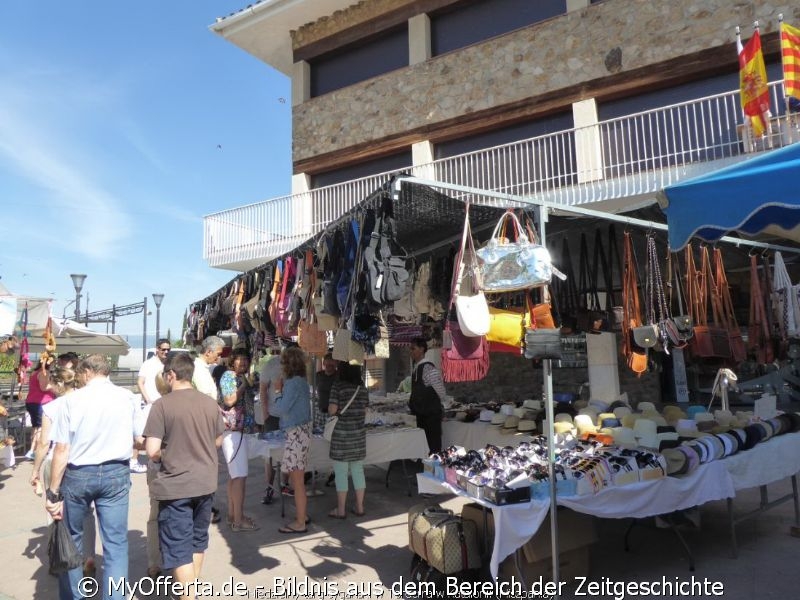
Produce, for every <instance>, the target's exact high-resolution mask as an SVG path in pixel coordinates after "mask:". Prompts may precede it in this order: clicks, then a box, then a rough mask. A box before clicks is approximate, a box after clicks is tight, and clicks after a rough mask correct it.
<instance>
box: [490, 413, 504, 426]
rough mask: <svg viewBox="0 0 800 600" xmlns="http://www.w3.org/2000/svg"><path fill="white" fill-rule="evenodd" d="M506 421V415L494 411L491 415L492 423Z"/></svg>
mask: <svg viewBox="0 0 800 600" xmlns="http://www.w3.org/2000/svg"><path fill="white" fill-rule="evenodd" d="M505 422H506V415H504V414H502V413H494V414H493V415H492V425H502V424H503V423H505Z"/></svg>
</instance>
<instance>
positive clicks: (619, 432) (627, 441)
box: [611, 427, 637, 447]
mask: <svg viewBox="0 0 800 600" xmlns="http://www.w3.org/2000/svg"><path fill="white" fill-rule="evenodd" d="M611 435H613V436H614V443H615V444H618V445H620V446H625V447H633V446H636V445H637V444H636V435H635V434H634V432H633V429H631V428H630V427H612V428H611Z"/></svg>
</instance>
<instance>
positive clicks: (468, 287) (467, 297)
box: [455, 206, 491, 337]
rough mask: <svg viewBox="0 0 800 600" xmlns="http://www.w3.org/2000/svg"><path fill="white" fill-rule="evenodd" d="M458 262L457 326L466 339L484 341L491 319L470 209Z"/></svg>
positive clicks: (456, 289)
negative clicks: (483, 290)
mask: <svg viewBox="0 0 800 600" xmlns="http://www.w3.org/2000/svg"><path fill="white" fill-rule="evenodd" d="M468 242H469V243H468ZM458 261H459V264H458V267H457V268H458V279H457V281H456V288H455V294H456V299H455V305H456V317H457V318H458V325H459V327H460V328H461V333H463V334H464V335H466V336H468V337H481V336H483V335H486V334H487V333H489V327H490V324H491V319H490V317H489V304H488V303H487V302H486V296H484V295H483V292H482V291H480V282H479V281H477V279H478V276H479V273H480V271H479V268H478V262H477V260H476V258H475V245H474V243H473V241H472V231H471V230H470V226H469V206H467V216H466V217H465V219H464V234H463V235H462V236H461V252H460V253H459V254H458ZM465 269H466V272H465Z"/></svg>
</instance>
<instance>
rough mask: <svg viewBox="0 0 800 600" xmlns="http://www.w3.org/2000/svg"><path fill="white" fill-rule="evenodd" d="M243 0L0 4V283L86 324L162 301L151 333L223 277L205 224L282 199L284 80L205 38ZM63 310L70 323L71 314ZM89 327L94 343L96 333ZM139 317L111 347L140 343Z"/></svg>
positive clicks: (286, 182)
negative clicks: (123, 308) (93, 314)
mask: <svg viewBox="0 0 800 600" xmlns="http://www.w3.org/2000/svg"><path fill="white" fill-rule="evenodd" d="M246 4H247V2H245V0H236V1H227V0H225V1H214V2H210V1H197V0H170V1H168V2H154V1H150V2H146V1H145V2H142V1H139V2H133V1H130V0H128V1H116V2H107V1H100V0H96V1H84V2H63V1H61V2H57V1H55V0H39V1H29V0H4V2H3V4H2V14H3V17H4V21H5V23H6V24H7V25H8V26H7V27H5V28H4V32H3V35H2V36H0V236H2V240H3V242H4V243H3V250H2V252H0V276H1V277H2V279H0V282H2V283H3V284H4V285H5V286H6V287H7V288H8V289H9V290H10V291H11V292H12V293H15V294H18V295H27V296H34V297H52V298H54V303H53V313H54V314H55V315H58V316H60V315H61V314H62V312H63V310H64V307H65V306H66V305H67V303H68V302H71V301H72V300H74V298H75V292H74V289H73V286H72V280H71V279H70V277H69V275H70V273H85V274H87V276H88V277H87V279H86V283H85V285H84V290H83V291H84V295H83V298H82V303H84V304H83V307H85V302H86V296H87V294H88V297H89V310H90V311H91V310H100V309H104V308H111V306H112V305H114V304H116V305H125V304H132V303H136V302H141V301H142V300H143V298H144V297H145V296H146V297H147V298H148V303H151V307H152V310H153V315H152V316H151V317H149V318H148V334H149V341H150V344H152V343H153V336H154V335H155V307H154V306H152V297H151V294H152V293H154V292H161V293H163V294H165V297H164V301H163V304H162V306H161V333H162V334H165V333H166V330H167V328H169V329H171V332H172V334H173V338H175V337H178V335H179V333H180V327H181V321H182V318H183V314H184V311H185V309H186V307H187V306H188V305H189V304H190V303H191V302H192V301H194V300H197V299H200V298H203V297H205V296H207V295H208V294H210V293H211V292H213V291H214V290H216V289H217V288H219V287H220V286H221V285H223V284H224V283H225V282H227V281H229V280H230V279H231V278H232V277H233V276H234V275H235V273H234V272H232V271H224V270H220V269H214V268H211V267H209V266H208V265H207V263H206V262H205V261H204V260H203V259H202V252H203V249H202V241H203V219H202V218H203V216H204V215H207V214H209V213H212V212H216V211H218V210H223V209H226V208H231V207H235V206H240V205H244V204H250V203H253V202H258V201H260V200H265V199H268V198H272V197H275V196H280V195H284V194H287V193H289V192H290V189H291V102H290V97H289V96H290V82H289V79H288V78H287V77H285V76H284V75H282V74H280V73H278V72H277V71H275V70H274V69H272V68H271V67H269V66H268V65H266V64H265V63H263V62H261V61H259V60H257V59H256V58H254V57H252V56H251V55H249V54H247V53H246V52H244V51H243V50H241V49H239V48H237V47H236V46H234V45H233V44H231V43H230V42H227V41H225V40H224V39H223V38H221V37H219V36H217V35H216V34H214V33H212V32H211V31H210V30H209V29H208V26H209V25H210V24H211V23H213V22H214V20H215V18H216V17H218V16H224V15H227V14H229V13H231V12H234V11H236V10H239V9H241V8H243V7H244V6H245V5H246ZM73 310H74V307H73V306H70V307H69V308H68V309H67V313H68V314H71V313H72V312H73ZM93 328H95V329H98V330H101V331H104V330H105V326H103V325H94V326H93ZM141 332H142V316H141V314H139V315H134V316H129V317H125V318H122V319H120V320H119V321H118V323H117V333H123V334H132V335H141Z"/></svg>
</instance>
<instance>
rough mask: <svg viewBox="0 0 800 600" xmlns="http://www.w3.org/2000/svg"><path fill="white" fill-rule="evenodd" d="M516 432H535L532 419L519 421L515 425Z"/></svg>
mask: <svg viewBox="0 0 800 600" xmlns="http://www.w3.org/2000/svg"><path fill="white" fill-rule="evenodd" d="M517 430H518V431H521V432H523V433H526V432H529V431H536V421H534V420H532V419H520V420H519V424H518V425H517Z"/></svg>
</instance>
